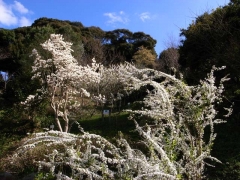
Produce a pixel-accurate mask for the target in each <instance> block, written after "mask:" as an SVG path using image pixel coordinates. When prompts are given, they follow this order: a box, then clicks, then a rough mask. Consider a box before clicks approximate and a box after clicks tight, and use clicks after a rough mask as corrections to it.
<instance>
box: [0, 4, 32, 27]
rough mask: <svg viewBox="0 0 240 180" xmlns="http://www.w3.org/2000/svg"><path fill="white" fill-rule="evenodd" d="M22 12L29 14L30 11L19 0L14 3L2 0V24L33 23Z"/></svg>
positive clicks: (26, 24) (0, 20)
mask: <svg viewBox="0 0 240 180" xmlns="http://www.w3.org/2000/svg"><path fill="white" fill-rule="evenodd" d="M20 14H26V15H28V14H30V11H29V10H28V9H27V8H25V7H24V6H23V5H22V4H21V3H20V2H18V1H14V4H6V3H5V2H4V1H3V0H0V25H3V26H17V27H19V26H21V27H22V26H29V25H31V20H30V19H28V18H27V17H26V16H21V15H20Z"/></svg>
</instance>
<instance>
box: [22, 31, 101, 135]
mask: <svg viewBox="0 0 240 180" xmlns="http://www.w3.org/2000/svg"><path fill="white" fill-rule="evenodd" d="M41 45H42V48H43V49H45V50H47V51H48V52H50V53H51V56H52V57H51V58H50V59H47V60H44V59H42V57H41V56H40V55H39V54H38V52H37V51H36V50H35V49H34V50H33V51H32V56H34V57H35V61H34V65H33V66H32V72H33V73H34V75H33V77H32V78H33V79H34V78H37V79H40V82H41V84H42V89H40V90H39V93H38V96H44V97H47V98H48V99H49V100H50V102H51V107H52V109H53V110H54V113H55V121H56V123H57V125H58V128H59V130H60V131H64V132H68V130H69V129H68V128H69V121H70V119H69V116H70V114H71V113H74V111H73V110H75V112H76V111H77V109H79V108H81V106H82V105H83V104H82V102H83V101H79V98H82V99H84V97H90V93H89V92H88V91H87V90H86V88H87V87H88V86H89V84H90V83H98V82H99V80H100V74H99V73H98V72H97V71H96V69H97V68H99V67H100V65H98V64H97V63H96V62H95V60H93V63H92V66H81V65H78V63H77V61H76V59H75V58H74V57H73V56H72V54H71V52H72V49H71V45H72V43H69V42H65V41H64V39H63V37H62V35H59V34H52V35H51V37H50V39H49V40H47V41H46V42H44V43H43V44H41ZM33 97H34V96H33V95H30V96H29V97H28V98H27V100H26V101H25V102H24V104H27V103H29V104H30V101H29V100H30V98H31V99H33ZM59 117H61V118H62V119H63V120H64V122H65V124H64V128H62V126H61V124H60V120H59Z"/></svg>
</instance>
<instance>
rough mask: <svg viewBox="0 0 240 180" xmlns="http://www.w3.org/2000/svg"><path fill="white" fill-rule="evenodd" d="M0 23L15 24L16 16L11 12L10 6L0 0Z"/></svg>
mask: <svg viewBox="0 0 240 180" xmlns="http://www.w3.org/2000/svg"><path fill="white" fill-rule="evenodd" d="M0 23H1V24H4V25H7V26H11V25H16V24H17V17H16V16H15V15H14V13H13V12H12V9H11V7H10V6H8V5H7V4H5V3H4V2H3V1H2V0H0Z"/></svg>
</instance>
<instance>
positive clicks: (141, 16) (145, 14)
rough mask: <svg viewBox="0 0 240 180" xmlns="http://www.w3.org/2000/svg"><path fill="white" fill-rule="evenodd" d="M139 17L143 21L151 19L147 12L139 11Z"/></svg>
mask: <svg viewBox="0 0 240 180" xmlns="http://www.w3.org/2000/svg"><path fill="white" fill-rule="evenodd" d="M139 18H140V19H141V20H142V21H143V22H145V20H147V19H151V15H150V13H149V12H143V13H141V14H140V15H139Z"/></svg>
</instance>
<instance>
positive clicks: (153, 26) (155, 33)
mask: <svg viewBox="0 0 240 180" xmlns="http://www.w3.org/2000/svg"><path fill="white" fill-rule="evenodd" d="M229 2H230V0H118V1H117V0H17V1H15V0H0V28H5V29H14V28H17V27H23V26H31V24H32V23H33V22H34V21H35V20H36V19H39V18H41V17H47V18H54V19H59V20H69V21H77V22H81V23H82V24H83V25H84V26H85V27H89V26H97V27H100V28H101V29H102V30H104V31H112V30H115V29H128V30H130V31H131V32H144V33H145V34H149V35H150V36H151V37H152V38H153V39H155V40H157V44H156V47H155V50H156V53H157V54H160V53H161V52H162V51H163V50H164V49H166V48H167V47H169V45H170V44H172V43H173V44H178V42H179V40H180V37H179V34H180V29H186V28H187V27H188V26H189V24H191V23H192V22H193V21H194V20H195V18H196V17H198V16H199V15H201V14H203V13H204V12H211V11H212V10H214V9H216V8H217V7H219V6H224V5H227V4H228V3H229Z"/></svg>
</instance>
